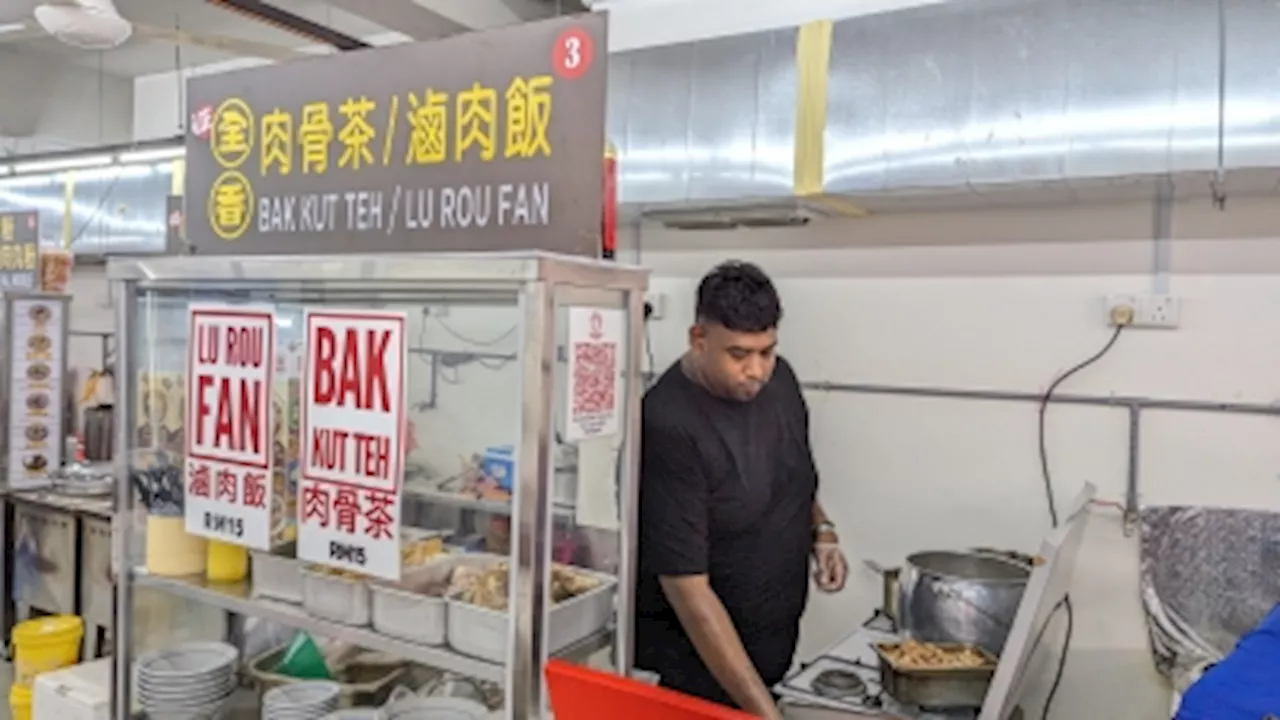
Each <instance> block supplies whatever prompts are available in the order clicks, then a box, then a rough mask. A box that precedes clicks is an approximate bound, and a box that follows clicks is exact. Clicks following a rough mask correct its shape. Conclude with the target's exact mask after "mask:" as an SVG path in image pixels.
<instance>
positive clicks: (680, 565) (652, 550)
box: [640, 421, 778, 718]
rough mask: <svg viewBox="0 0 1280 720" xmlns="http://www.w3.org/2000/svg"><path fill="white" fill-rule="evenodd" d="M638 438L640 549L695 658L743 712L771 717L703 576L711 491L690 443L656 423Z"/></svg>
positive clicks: (773, 711) (759, 683)
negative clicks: (691, 647)
mask: <svg viewBox="0 0 1280 720" xmlns="http://www.w3.org/2000/svg"><path fill="white" fill-rule="evenodd" d="M643 430H644V431H643V434H642V436H641V443H642V450H641V481H640V518H641V523H640V543H641V545H642V546H643V547H644V552H645V556H646V558H647V560H648V562H649V565H650V571H652V572H655V573H657V575H658V577H659V582H660V584H661V585H662V592H663V594H664V595H666V597H667V602H669V603H670V604H671V607H672V609H673V610H675V613H676V617H677V618H678V619H679V620H680V625H681V627H683V628H684V631H685V634H687V635H688V636H689V639H690V640H691V641H692V642H693V647H694V649H695V650H696V651H697V653H698V658H699V659H700V660H702V663H703V664H704V665H705V666H706V667H707V669H708V670H709V671H710V672H711V675H712V677H714V678H715V679H716V682H718V683H720V686H721V687H722V688H723V689H724V691H725V692H726V693H728V695H729V698H730V699H732V700H733V701H734V703H735V704H737V705H738V706H739V707H741V708H742V709H743V710H745V711H747V712H750V713H752V714H754V715H758V716H761V717H765V718H777V717H778V710H777V708H776V707H775V706H774V703H773V698H772V697H771V696H770V695H769V690H768V688H766V687H765V686H764V681H763V680H761V679H760V674H759V672H758V671H757V670H756V668H755V665H753V664H752V662H751V658H750V657H749V656H748V655H747V651H746V649H745V648H744V647H743V645H742V638H741V637H739V636H738V631H737V629H736V628H735V627H734V626H733V621H732V620H731V619H730V618H729V613H728V612H727V611H726V610H725V608H724V603H722V602H721V601H720V598H719V597H718V596H717V595H716V593H715V591H714V590H712V589H711V582H710V579H709V578H708V576H707V572H708V569H709V568H708V559H707V558H708V552H709V546H708V536H709V533H710V490H709V488H708V487H707V478H706V473H705V472H704V471H703V468H702V461H701V457H700V455H699V453H698V451H697V447H696V445H695V443H694V441H693V439H692V438H691V437H689V436H688V434H687V433H685V432H683V431H682V430H680V429H679V428H675V427H671V426H669V425H666V424H665V423H661V422H657V421H654V422H648V423H646V424H645V426H644V429H643Z"/></svg>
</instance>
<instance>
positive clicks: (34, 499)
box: [4, 489, 114, 520]
mask: <svg viewBox="0 0 1280 720" xmlns="http://www.w3.org/2000/svg"><path fill="white" fill-rule="evenodd" d="M4 494H5V495H6V496H7V498H8V500H9V501H10V502H15V503H31V504H32V505H40V506H43V507H47V508H51V509H53V510H61V511H63V512H69V513H74V514H76V515H91V516H94V517H98V518H102V519H105V520H110V519H111V515H112V513H113V512H114V506H113V501H112V498H111V496H109V495H108V496H104V497H87V496H82V495H63V494H61V493H56V492H51V491H48V490H7V489H6V490H4Z"/></svg>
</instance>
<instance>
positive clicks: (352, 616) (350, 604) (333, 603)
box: [301, 568, 372, 626]
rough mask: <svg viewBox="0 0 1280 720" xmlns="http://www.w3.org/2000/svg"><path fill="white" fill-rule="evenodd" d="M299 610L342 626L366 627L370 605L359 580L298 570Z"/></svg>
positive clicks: (367, 589)
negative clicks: (299, 584)
mask: <svg viewBox="0 0 1280 720" xmlns="http://www.w3.org/2000/svg"><path fill="white" fill-rule="evenodd" d="M301 572H302V591H303V597H302V608H303V609H304V610H306V611H307V612H308V613H309V614H311V615H314V616H315V617H318V618H324V619H325V620H332V621H333V622H336V623H342V624H343V625H359V626H363V625H368V624H369V620H370V616H371V612H370V605H371V604H372V603H371V601H370V596H369V584H368V583H367V582H366V581H365V580H364V579H363V578H349V577H344V576H341V575H327V574H325V573H321V572H316V571H315V570H312V569H310V568H302V570H301Z"/></svg>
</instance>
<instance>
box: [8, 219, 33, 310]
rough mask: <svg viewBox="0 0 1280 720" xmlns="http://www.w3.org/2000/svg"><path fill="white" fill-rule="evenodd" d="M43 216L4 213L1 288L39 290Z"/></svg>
mask: <svg viewBox="0 0 1280 720" xmlns="http://www.w3.org/2000/svg"><path fill="white" fill-rule="evenodd" d="M39 277H40V217H39V215H37V214H36V213H35V212H14V213H0V292H3V291H5V290H39V289H40V285H39Z"/></svg>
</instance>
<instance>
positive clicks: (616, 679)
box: [547, 660, 754, 720]
mask: <svg viewBox="0 0 1280 720" xmlns="http://www.w3.org/2000/svg"><path fill="white" fill-rule="evenodd" d="M547 688H548V689H549V690H550V692H551V708H552V710H553V711H554V712H555V716H556V720H597V718H602V717H607V718H609V720H651V719H652V718H662V720H752V718H753V717H754V716H752V715H748V714H747V713H744V712H742V711H740V710H734V709H732V708H727V707H725V706H723V705H717V704H715V703H713V702H708V701H706V700H703V699H701V698H695V697H690V696H689V695H685V694H683V693H678V692H676V691H674V690H667V689H666V688H660V687H654V686H653V685H648V684H646V683H644V682H641V681H638V680H631V679H629V678H624V677H620V676H618V675H612V674H609V673H604V672H600V671H598V670H591V669H590V668H585V667H580V666H578V665H572V664H570V663H567V662H564V661H563V660H551V661H550V662H548V663H547Z"/></svg>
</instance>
